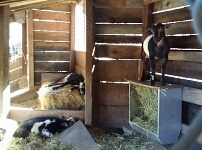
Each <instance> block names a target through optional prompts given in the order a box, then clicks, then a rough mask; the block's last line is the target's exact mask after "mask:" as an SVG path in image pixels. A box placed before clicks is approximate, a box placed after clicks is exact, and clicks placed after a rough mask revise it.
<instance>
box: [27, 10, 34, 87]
mask: <svg viewBox="0 0 202 150" xmlns="http://www.w3.org/2000/svg"><path fill="white" fill-rule="evenodd" d="M27 55H28V66H27V73H28V88H29V89H30V90H31V89H33V88H34V46H33V11H32V10H28V17H27Z"/></svg>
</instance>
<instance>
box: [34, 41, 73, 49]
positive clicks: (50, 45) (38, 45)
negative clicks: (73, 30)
mask: <svg viewBox="0 0 202 150" xmlns="http://www.w3.org/2000/svg"><path fill="white" fill-rule="evenodd" d="M34 50H35V51H42V50H48V51H70V42H46V41H34Z"/></svg>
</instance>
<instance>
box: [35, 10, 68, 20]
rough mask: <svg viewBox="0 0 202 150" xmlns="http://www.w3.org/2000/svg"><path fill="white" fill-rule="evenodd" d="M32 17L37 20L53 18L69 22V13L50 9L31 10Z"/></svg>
mask: <svg viewBox="0 0 202 150" xmlns="http://www.w3.org/2000/svg"><path fill="white" fill-rule="evenodd" d="M33 13H34V14H33V15H34V16H33V18H34V19H38V20H54V21H64V22H70V18H71V13H61V12H50V11H38V10H35V11H33Z"/></svg>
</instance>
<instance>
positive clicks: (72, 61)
mask: <svg viewBox="0 0 202 150" xmlns="http://www.w3.org/2000/svg"><path fill="white" fill-rule="evenodd" d="M75 7H76V4H75V3H72V4H71V32H70V33H71V35H70V36H71V37H70V39H71V41H70V70H71V72H75V63H76V60H75Z"/></svg>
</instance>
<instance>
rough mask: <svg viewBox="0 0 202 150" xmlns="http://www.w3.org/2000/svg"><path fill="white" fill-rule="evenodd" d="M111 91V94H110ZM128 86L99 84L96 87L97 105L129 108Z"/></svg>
mask: <svg viewBox="0 0 202 150" xmlns="http://www.w3.org/2000/svg"><path fill="white" fill-rule="evenodd" d="M109 91H110V92H109ZM128 93H129V88H128V84H113V83H104V84H103V83H97V84H96V87H95V96H94V98H95V99H96V101H95V104H96V105H111V106H128V105H129V101H128V100H129V95H128Z"/></svg>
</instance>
